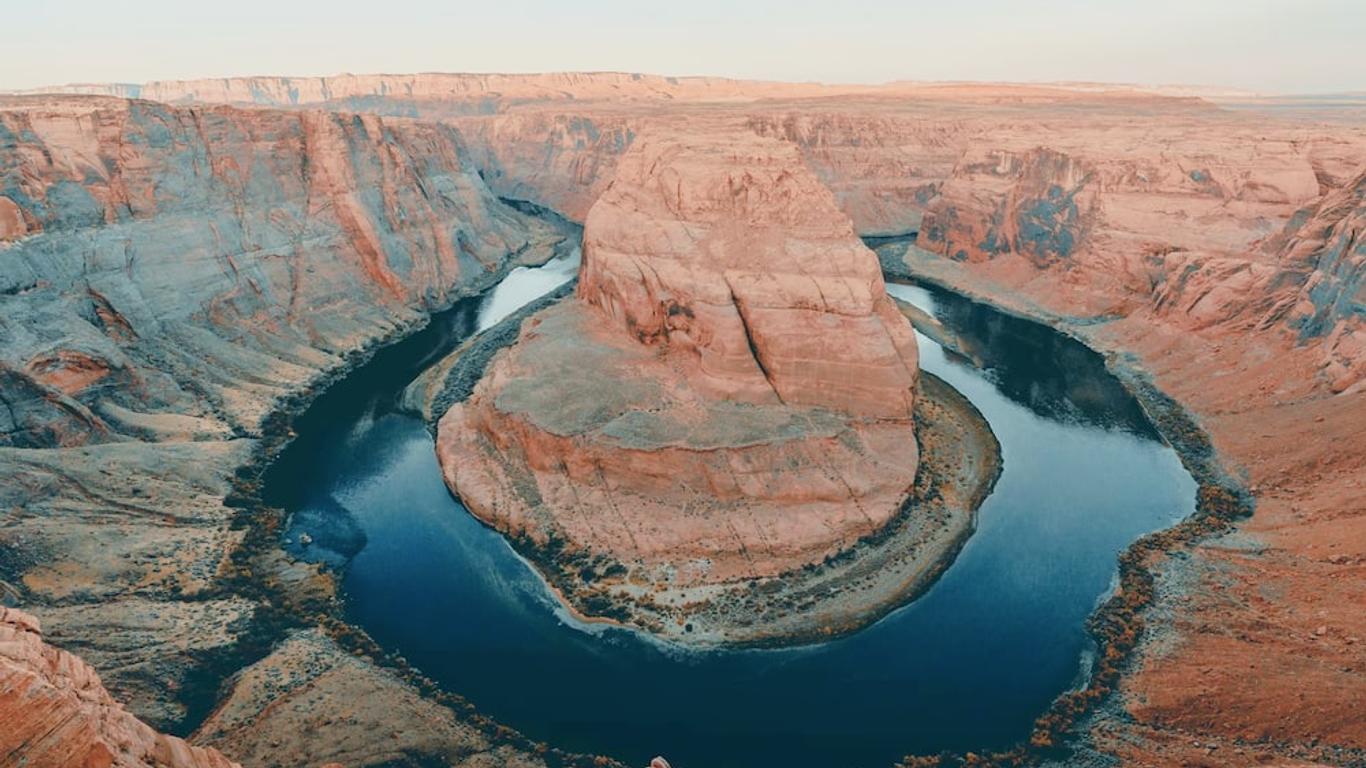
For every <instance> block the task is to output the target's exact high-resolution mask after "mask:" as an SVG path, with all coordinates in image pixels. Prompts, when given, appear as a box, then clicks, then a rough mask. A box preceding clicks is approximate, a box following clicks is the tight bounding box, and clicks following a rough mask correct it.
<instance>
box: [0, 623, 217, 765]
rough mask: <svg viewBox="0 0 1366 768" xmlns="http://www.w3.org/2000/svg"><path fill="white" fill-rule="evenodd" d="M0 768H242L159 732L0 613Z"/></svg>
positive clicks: (29, 628)
mask: <svg viewBox="0 0 1366 768" xmlns="http://www.w3.org/2000/svg"><path fill="white" fill-rule="evenodd" d="M0 763H3V764H5V765H24V766H31V768H144V766H153V765H155V766H161V767H162V768H240V766H238V765H237V763H234V762H232V761H231V760H229V759H227V758H226V757H224V756H223V755H222V754H221V753H219V752H218V751H217V750H215V749H208V748H204V747H194V746H190V745H189V744H186V743H185V741H184V740H182V739H178V738H176V737H174V736H167V735H165V734H161V733H157V732H156V731H155V730H153V729H152V728H151V727H150V726H148V725H147V724H145V723H143V722H142V721H140V720H138V719H137V718H136V717H134V716H133V715H131V714H129V713H128V712H127V711H125V710H124V708H123V707H122V705H120V704H119V703H118V702H116V701H114V700H113V699H112V698H110V696H109V693H108V692H107V691H105V689H104V686H103V684H101V683H100V677H99V675H98V674H96V673H95V670H93V669H91V668H90V667H89V666H87V665H86V663H85V662H83V661H81V660H80V659H79V658H77V657H75V656H72V655H71V654H69V653H67V652H66V651H62V650H58V649H56V648H53V647H52V646H49V645H47V644H46V643H44V642H43V638H42V634H41V630H40V628H39V624H38V620H37V619H35V618H33V617H32V616H30V615H28V614H26V613H24V612H22V611H19V610H15V609H13V608H4V607H0Z"/></svg>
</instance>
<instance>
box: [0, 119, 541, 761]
mask: <svg viewBox="0 0 1366 768" xmlns="http://www.w3.org/2000/svg"><path fill="white" fill-rule="evenodd" d="M564 238H565V235H564V233H563V232H561V231H559V230H558V229H556V228H555V227H553V226H551V225H549V224H546V223H543V222H542V221H541V220H539V219H536V218H534V217H530V216H527V215H524V214H522V213H520V212H518V211H517V210H515V209H513V208H511V207H509V206H508V205H506V204H504V203H502V202H501V201H499V200H498V199H497V198H496V197H495V196H494V195H493V193H492V192H491V191H490V190H489V189H488V188H487V186H486V185H484V184H483V182H482V180H481V179H480V177H479V174H478V172H477V169H476V168H475V167H474V166H473V164H472V163H471V162H470V161H469V158H468V156H467V154H466V152H465V150H464V148H463V145H462V143H461V141H460V137H459V135H458V133H457V132H456V131H455V130H454V129H452V128H450V127H447V126H440V125H434V124H419V123H414V122H411V121H405V120H397V119H381V118H378V117H375V116H373V115H352V114H340V113H321V112H303V111H295V112H278V111H270V110H261V109H257V110H238V109H232V108H228V107H213V108H198V107H171V106H167V105H164V104H157V103H152V102H146V101H126V100H121V99H112V98H91V97H76V96H61V97H57V96H34V97H9V98H5V99H2V100H0V404H3V407H0V476H3V477H4V478H5V481H4V482H3V483H0V509H3V510H4V512H3V513H0V601H3V602H4V603H5V604H15V603H17V604H20V605H23V606H24V608H25V610H26V611H28V612H30V613H32V614H34V615H36V616H37V617H38V618H39V619H41V620H42V621H43V623H44V626H45V629H46V630H47V636H48V638H49V639H50V640H51V641H52V642H54V643H58V644H60V645H61V647H63V648H65V649H68V650H71V651H75V652H79V653H80V654H81V655H82V657H83V658H85V659H86V661H88V662H89V663H90V664H92V665H94V666H95V667H96V668H97V669H99V670H100V672H101V673H102V675H103V677H104V682H105V684H107V685H108V687H109V690H110V691H111V692H112V693H113V694H114V695H115V696H116V697H117V698H118V699H119V700H120V701H122V702H124V703H125V704H126V705H127V706H128V708H129V710H130V711H131V712H133V713H135V714H136V715H137V716H138V717H141V718H142V719H144V720H146V721H147V722H149V723H151V724H152V725H154V726H155V727H157V728H159V729H162V730H166V731H172V732H175V733H180V734H185V733H188V732H189V731H190V730H191V729H192V728H193V727H194V726H195V725H196V723H197V720H198V719H200V718H202V717H203V716H204V715H205V714H207V709H208V708H209V707H210V706H212V704H213V701H214V699H215V698H216V696H217V695H218V693H219V685H220V683H222V681H223V680H224V678H226V677H228V676H229V675H231V674H232V673H233V672H234V671H235V669H236V667H235V666H234V664H239V665H240V664H243V663H246V661H248V660H250V659H251V658H255V657H259V656H260V655H261V654H264V653H266V652H267V650H268V649H269V648H268V646H269V642H270V640H271V638H272V632H274V631H276V630H274V629H272V627H273V626H276V625H277V624H278V618H279V616H280V613H278V612H277V610H276V608H277V606H276V605H273V604H272V600H279V599H280V598H279V597H278V594H279V593H276V592H272V590H275V589H282V588H280V586H279V585H280V584H282V583H288V584H289V585H290V586H289V588H288V590H287V591H288V593H289V595H290V597H289V598H288V599H289V600H290V601H294V602H291V607H290V608H289V611H291V612H292V613H295V614H297V613H298V612H299V610H300V609H299V608H298V606H299V605H310V606H314V607H315V608H316V606H318V605H320V604H325V603H326V601H327V600H328V597H329V595H330V589H331V586H330V580H329V578H328V577H326V576H323V575H320V574H319V573H318V572H317V569H316V567H314V566H305V565H303V564H299V563H295V562H293V561H291V560H290V559H289V558H288V556H286V555H285V554H284V553H283V552H281V551H280V550H279V549H278V548H277V547H276V545H275V543H274V538H273V536H272V535H271V533H270V530H269V528H268V526H269V515H265V514H263V513H260V512H259V510H255V509H252V510H250V514H251V520H250V523H249V524H247V525H244V524H243V519H242V518H243V516H244V514H246V513H244V511H243V510H241V509H238V508H235V506H240V503H241V502H240V497H241V492H242V482H243V478H244V477H247V476H249V475H250V473H249V472H246V473H244V472H243V471H242V470H243V468H244V467H249V466H251V465H252V463H253V462H254V461H257V460H258V459H259V454H260V453H261V452H262V451H265V450H268V449H269V448H268V446H273V445H278V444H279V441H281V440H282V439H284V438H285V437H286V434H285V428H284V427H283V426H282V424H283V422H282V420H281V419H279V415H280V413H281V412H283V411H286V410H288V409H290V408H292V407H297V403H298V402H299V401H302V400H306V399H307V397H308V396H309V394H310V393H311V392H312V391H314V389H315V388H316V387H319V386H321V385H323V384H325V383H326V382H327V381H328V380H330V378H331V377H334V376H336V375H338V374H339V373H343V372H345V371H346V370H348V369H349V368H350V367H352V366H353V365H354V364H355V361H356V360H358V359H359V358H360V357H362V356H363V355H364V354H365V352H366V350H368V349H370V348H372V347H373V346H375V345H377V344H379V343H382V342H384V341H386V340H388V339H391V338H394V337H396V336H399V335H402V334H404V333H407V332H409V331H411V330H413V329H415V328H417V327H419V326H420V325H421V324H422V323H423V322H425V318H426V317H427V315H428V314H429V313H430V312H431V311H434V310H437V309H441V308H444V307H446V306H449V305H450V304H451V303H453V302H454V301H455V300H457V299H458V298H460V297H462V296H467V295H470V294H472V293H476V292H478V291H480V290H482V289H483V288H485V287H487V286H489V285H491V284H493V283H494V282H496V281H497V280H498V279H499V278H500V277H501V276H502V275H504V274H506V272H507V271H508V270H509V269H510V268H511V267H512V266H514V265H516V264H519V263H532V262H537V261H541V260H545V259H548V258H550V257H551V256H552V255H554V253H555V250H556V248H557V247H559V246H560V245H561V243H563V242H564ZM229 496H237V497H238V498H239V501H238V502H236V504H234V503H230V502H229V501H228V497H229ZM248 540H251V541H252V542H254V543H248ZM271 594H273V595H276V596H275V597H270V598H267V597H265V595H271ZM296 603H297V605H296ZM271 617H273V618H271ZM300 618H301V614H300ZM272 622H274V623H272ZM333 652H334V653H336V654H338V655H344V654H345V652H344V651H341V650H340V649H334V651H333ZM68 658H69V657H68ZM357 663H358V664H361V665H362V666H367V667H368V666H369V663H368V662H362V661H359V660H358V661H357ZM385 679H386V680H387V681H388V684H387V687H385V688H384V691H385V692H384V693H383V694H382V695H381V694H375V696H376V700H377V701H384V700H388V699H385V698H383V697H384V696H388V697H392V698H393V699H395V700H396V699H402V698H405V697H411V696H416V695H417V694H416V693H415V691H414V690H413V689H411V688H410V687H405V685H404V684H403V683H402V682H401V681H399V680H397V679H392V680H390V679H388V678H385ZM377 706H379V705H377ZM87 714H89V713H87ZM96 714H98V713H96ZM81 717H85V715H81ZM73 722H75V721H73ZM73 727H75V726H73ZM72 732H73V733H74V732H75V731H72ZM12 733H13V732H11V731H8V730H6V729H5V728H4V727H0V750H3V749H6V748H10V747H11V746H12V740H11V739H10V738H8V737H10V736H11V735H12ZM63 738H65V737H63ZM232 748H233V747H229V749H232ZM310 757H311V756H309V755H307V754H299V753H295V754H286V753H283V752H282V753H279V754H276V755H273V756H271V758H270V759H269V760H263V761H262V762H261V764H277V765H294V764H301V763H302V762H304V761H305V760H307V759H309V758H310ZM254 759H256V758H254ZM0 762H4V761H3V760H2V759H0ZM97 764H98V763H97Z"/></svg>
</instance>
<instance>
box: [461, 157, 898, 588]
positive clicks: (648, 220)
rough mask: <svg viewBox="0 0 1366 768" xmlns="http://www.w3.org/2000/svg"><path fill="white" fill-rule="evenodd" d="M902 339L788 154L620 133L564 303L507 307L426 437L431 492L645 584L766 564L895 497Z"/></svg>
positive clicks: (779, 566) (874, 281)
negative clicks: (493, 349)
mask: <svg viewBox="0 0 1366 768" xmlns="http://www.w3.org/2000/svg"><path fill="white" fill-rule="evenodd" d="M917 374H918V367H917V357H916V347H915V339H914V335H913V334H912V332H911V329H910V326H909V324H908V323H907V322H906V320H905V319H904V318H903V317H902V316H901V315H900V314H899V313H898V312H896V310H895V309H894V308H893V306H892V305H891V304H890V302H889V299H888V298H887V297H886V295H885V293H884V291H883V283H882V277H881V273H880V272H879V270H878V267H877V262H876V258H875V257H874V255H873V254H872V252H871V251H869V250H868V249H866V248H865V247H864V246H863V245H862V243H861V242H859V240H858V239H857V238H856V237H855V235H854V232H853V228H852V226H851V224H850V223H849V220H848V218H847V217H845V216H844V215H843V214H841V213H840V212H839V209H838V208H837V207H836V205H835V202H834V198H833V197H832V196H831V194H830V193H829V191H828V190H826V189H825V188H824V187H823V186H821V184H820V183H819V182H818V181H817V180H816V179H815V178H814V177H813V176H812V175H811V173H810V171H809V170H807V169H806V167H805V166H804V165H803V163H802V162H801V158H800V157H799V155H798V154H797V152H796V149H795V147H793V146H792V145H790V144H788V143H785V142H780V141H775V140H771V139H762V138H759V137H757V136H755V135H754V134H752V133H749V132H745V131H740V132H738V133H736V134H734V135H725V136H721V137H714V138H713V137H697V136H683V137H680V136H677V135H670V136H666V137H659V138H650V139H642V140H638V141H637V142H636V143H635V144H634V145H633V147H632V149H631V150H630V152H628V153H627V155H626V156H625V157H624V158H623V160H622V162H621V165H620V168H619V170H618V173H617V176H616V179H615V181H614V182H613V183H612V185H611V187H610V188H609V189H608V190H607V192H606V193H605V194H604V195H603V197H602V199H601V200H600V201H599V202H598V203H597V204H596V205H595V206H594V208H593V211H592V212H591V213H590V215H589V217H588V224H587V228H586V230H585V244H584V265H583V268H582V272H581V277H580V287H579V295H578V299H577V300H571V301H566V302H564V303H562V304H561V305H559V306H556V307H553V308H551V309H550V310H546V311H544V312H542V313H541V314H539V315H537V316H536V317H534V318H533V319H531V320H529V321H528V322H527V323H526V325H525V326H524V327H523V332H522V336H521V338H520V340H519V341H518V342H517V343H516V344H515V345H514V346H513V347H512V348H510V349H508V350H506V351H505V352H503V353H501V354H500V355H499V356H498V357H497V358H495V360H494V362H493V363H492V365H491V366H490V368H489V370H488V372H487V374H486V376H485V378H484V380H483V381H482V382H481V383H480V384H479V385H478V387H477V388H476V389H475V392H474V394H473V396H472V397H471V398H470V399H469V400H468V401H467V402H465V403H462V404H459V405H457V406H455V407H453V408H452V409H451V410H450V411H449V412H448V413H447V414H446V415H445V416H444V417H443V418H442V419H441V422H440V426H439V439H438V443H439V446H438V452H439V454H440V457H441V460H442V466H443V471H444V472H445V475H446V480H447V482H448V483H449V484H450V486H451V487H452V488H453V489H454V490H455V491H456V493H457V494H459V495H460V497H461V498H462V500H464V501H465V503H466V504H467V505H468V506H469V508H470V509H471V511H473V512H474V513H475V514H476V515H478V516H480V517H481V518H483V519H484V520H486V521H488V522H489V523H490V524H492V525H494V526H495V527H498V528H499V529H501V530H504V531H506V532H509V533H511V534H513V535H515V536H528V537H530V538H531V539H532V540H535V541H538V542H542V543H547V542H552V541H556V542H560V543H567V545H568V547H569V548H570V549H571V550H579V551H586V552H588V553H590V554H591V555H594V556H596V555H606V556H608V557H611V558H613V559H615V560H618V561H622V562H624V563H626V564H628V566H629V567H631V568H633V569H636V571H637V573H638V574H639V575H640V576H642V577H643V578H646V579H648V580H665V581H672V582H674V583H700V582H718V581H727V580H733V579H737V578H746V577H756V576H766V575H773V574H776V573H780V572H783V571H785V570H788V569H791V568H794V567H797V566H800V565H803V564H806V563H811V562H818V561H820V560H821V559H822V558H823V557H825V556H827V555H829V554H831V553H833V552H835V551H838V550H840V549H842V548H844V547H847V546H849V545H850V544H852V543H853V542H854V541H855V540H856V539H858V538H859V537H861V536H864V535H867V534H870V533H872V532H874V531H876V530H878V528H879V527H880V526H882V525H883V524H885V523H886V522H887V521H888V520H889V519H890V518H891V517H892V516H893V515H894V514H895V513H896V512H897V511H898V509H899V508H900V505H901V504H902V502H903V501H904V500H905V499H906V498H907V495H908V493H909V491H910V489H911V486H912V483H913V481H914V478H915V471H916V466H917V447H916V440H915V436H914V431H913V426H912V418H911V407H912V404H913V403H914V396H915V386H916V382H917Z"/></svg>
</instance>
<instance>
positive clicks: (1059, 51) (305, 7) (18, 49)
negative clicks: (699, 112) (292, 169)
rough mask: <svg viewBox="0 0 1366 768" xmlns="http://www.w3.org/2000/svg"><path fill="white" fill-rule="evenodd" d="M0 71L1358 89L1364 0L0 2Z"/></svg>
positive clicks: (95, 77) (15, 74)
mask: <svg viewBox="0 0 1366 768" xmlns="http://www.w3.org/2000/svg"><path fill="white" fill-rule="evenodd" d="M0 6H4V7H3V8H0V19H3V29H0V89H5V88H27V87H33V86H39V85H49V84H54V83H67V82H79V81H85V82H90V81H97V82H103V81H124V82H143V81H146V80H156V79H177V78H188V77H210V76H215V77H216V76H227V75H259V74H291V75H327V74H336V73H338V72H417V71H445V72H494V71H498V72H538V71H548V70H625V71H633V72H652V73H659V74H673V75H688V74H710V75H729V76H734V77H753V78H767V79H780V80H824V81H828V82H882V81H886V80H897V79H916V80H1016V81H1025V80H1104V81H1120V82H1139V83H1192V84H1204V85H1221V86H1234V87H1239V88H1248V89H1252V90H1259V91H1263V92H1271V93H1278V92H1320V93H1322V92H1330V91H1342V90H1366V0H1145V1H1143V2H1137V1H1131V0H1030V1H1029V2H1018V1H1017V2H1012V1H1010V0H969V1H962V0H960V1H957V2H955V1H954V0H936V1H935V2H924V1H922V0H900V1H899V2H897V1H893V0H885V1H884V0H822V2H808V1H807V0H670V1H669V2H666V3H651V2H647V1H646V0H637V1H635V2H632V1H631V0H572V1H570V2H548V1H546V0H485V1H484V2H478V3H475V2H464V1H462V0H367V1H366V2H355V1H353V0H329V1H327V2H322V1H312V2H298V1H297V0H227V1H226V2H224V1H209V0H124V1H123V2H117V1H114V2H111V0H0Z"/></svg>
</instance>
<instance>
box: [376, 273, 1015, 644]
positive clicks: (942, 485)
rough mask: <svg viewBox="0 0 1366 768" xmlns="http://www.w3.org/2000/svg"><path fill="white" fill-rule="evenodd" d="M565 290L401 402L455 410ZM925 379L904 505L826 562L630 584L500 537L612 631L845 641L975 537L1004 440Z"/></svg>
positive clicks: (600, 558)
mask: <svg viewBox="0 0 1366 768" xmlns="http://www.w3.org/2000/svg"><path fill="white" fill-rule="evenodd" d="M568 290H570V289H566V288H561V289H560V290H559V291H557V292H556V293H555V294H552V295H549V296H546V297H542V298H541V299H540V300H538V301H537V302H533V303H532V304H531V305H529V306H527V307H525V308H523V309H522V310H520V311H519V312H517V313H516V314H514V315H513V316H511V317H509V318H507V319H506V320H504V321H503V322H502V323H499V324H498V325H496V326H494V327H493V328H490V329H488V330H487V331H485V332H484V333H482V334H480V335H479V336H477V337H474V338H472V339H470V340H469V341H467V342H465V343H463V344H461V345H460V347H459V348H457V349H456V350H455V351H454V352H453V353H452V354H451V355H450V356H448V357H447V358H446V359H444V360H441V361H438V362H437V363H435V364H434V365H433V366H432V367H431V368H430V369H429V371H428V372H424V373H423V374H422V375H421V376H419V378H418V380H417V381H416V382H414V384H413V385H412V386H411V387H410V388H409V390H408V391H407V392H405V395H404V398H403V402H404V403H405V404H406V405H407V407H408V408H409V410H412V411H415V412H418V413H420V414H421V415H422V416H423V417H424V418H425V419H426V420H427V422H428V424H429V427H431V428H433V429H434V427H435V423H436V421H437V420H438V419H439V418H440V416H441V415H442V414H444V413H445V411H446V410H447V409H448V408H449V407H450V406H451V405H452V404H454V403H457V402H460V401H463V400H464V399H465V398H466V397H468V396H469V394H470V392H471V391H472V390H473V387H474V384H475V383H477V382H478V380H479V379H480V378H481V376H482V375H483V372H484V369H485V367H486V366H487V365H488V363H489V361H490V360H491V359H492V358H493V357H494V356H495V355H496V354H497V353H498V352H500V351H501V350H502V349H504V348H506V347H508V346H510V345H511V344H513V343H515V342H516V341H517V338H518V333H519V331H520V328H521V326H522V323H523V322H525V321H527V320H528V319H530V318H531V317H532V316H533V315H535V313H537V312H539V311H540V310H541V309H543V308H545V307H548V306H550V305H551V304H553V303H554V302H556V301H558V299H559V297H560V296H562V295H566V294H567V293H568ZM922 381H923V382H924V384H923V388H922V398H920V399H921V400H922V401H923V402H920V403H918V405H917V410H916V429H915V430H914V433H915V436H916V437H915V438H914V439H918V441H919V448H920V452H921V454H922V457H923V458H922V461H921V465H920V468H919V471H918V472H917V475H916V480H915V483H914V486H913V488H912V489H910V493H909V495H908V498H907V499H906V501H905V502H904V503H903V504H902V506H901V508H900V510H899V511H898V512H897V513H896V514H895V515H894V516H893V517H892V519H891V520H889V521H888V522H887V523H886V524H885V525H883V526H882V527H880V528H879V529H878V530H877V531H874V532H873V533H871V534H869V535H867V536H864V537H862V538H861V539H860V540H858V541H856V542H853V543H852V544H850V545H849V546H847V547H845V548H843V549H842V550H841V551H839V552H837V553H834V554H832V555H830V556H829V557H827V558H826V559H825V561H824V562H823V563H820V564H813V565H806V566H804V567H800V568H794V569H791V570H788V571H784V572H782V573H780V574H776V575H773V576H766V577H761V578H753V579H743V580H733V581H727V582H721V583H719V584H705V585H700V586H686V587H679V586H673V585H670V584H663V585H661V584H659V583H645V582H640V581H637V580H636V579H634V578H633V577H632V573H631V569H630V566H629V565H628V564H625V563H622V562H620V561H618V560H616V559H615V558H614V557H613V555H612V554H611V553H606V554H604V553H600V552H593V553H587V552H580V551H570V550H567V549H566V548H564V547H563V546H547V545H545V544H540V543H538V542H536V541H533V540H532V539H531V538H530V537H526V536H516V535H506V532H501V531H500V534H502V535H503V536H504V538H505V539H506V540H507V541H508V542H509V543H510V544H511V545H512V547H513V549H514V551H516V552H517V553H518V555H519V556H521V557H522V558H523V559H524V560H526V561H527V562H529V563H531V564H532V565H533V566H534V569H535V570H536V571H537V572H538V573H539V574H540V576H541V578H542V579H543V580H544V581H545V582H546V584H547V585H548V587H549V588H550V591H551V592H552V593H553V594H554V595H555V598H556V599H557V600H558V601H559V602H560V604H561V606H562V607H563V609H564V610H566V612H567V613H568V614H569V615H570V616H571V617H573V618H574V619H575V620H576V621H581V622H583V623H592V624H601V623H609V624H617V625H619V626H622V627H629V628H632V629H635V630H638V631H641V632H644V633H646V634H648V635H649V636H651V638H652V639H658V640H661V641H663V642H665V643H668V644H671V645H675V646H678V647H681V648H687V649H694V650H701V649H707V648H723V647H724V648H747V647H782V646H794V645H809V644H812V643H818V642H821V641H825V640H830V639H833V638H836V637H840V636H844V635H848V634H851V633H853V632H856V631H858V630H859V629H862V628H864V627H866V626H868V625H870V624H872V623H874V622H876V621H877V620H878V619H880V618H882V617H883V616H885V615H887V614H888V613H890V612H891V611H893V610H895V609H896V608H898V607H900V606H902V605H905V604H907V603H909V602H910V601H911V600H913V599H914V598H915V597H917V596H919V595H920V594H922V593H923V592H924V591H925V590H926V589H928V588H929V586H931V585H932V584H933V583H934V582H935V581H936V579H937V577H938V576H939V575H940V574H941V573H943V571H944V570H945V569H946V568H947V567H948V565H949V564H950V563H951V562H952V560H953V558H954V556H955V555H956V554H957V552H958V551H959V549H960V548H961V547H962V545H963V544H964V543H965V542H966V540H967V539H968V537H969V536H970V535H971V532H972V530H973V529H974V526H975V515H976V510H977V508H978V507H979V506H980V505H981V503H982V501H984V500H985V498H986V497H987V496H988V495H989V493H990V489H991V488H992V486H993V485H994V483H995V481H996V479H997V477H999V475H1000V470H1001V459H1000V445H999V444H998V443H997V442H996V439H995V437H994V436H993V435H992V434H991V428H990V426H989V425H988V424H987V423H986V420H985V418H984V417H983V416H982V415H981V414H980V413H979V412H978V411H977V410H976V408H974V407H973V406H972V404H971V403H970V402H969V401H968V400H967V399H966V398H964V397H962V396H961V395H960V394H958V393H957V392H956V391H954V390H953V389H952V387H950V386H948V385H947V384H946V383H944V382H943V381H942V380H939V379H938V378H936V377H934V376H933V375H931V374H924V377H923V379H922ZM909 432H910V431H909V430H908V434H909ZM476 518H477V516H476ZM481 522H484V523H485V524H487V521H482V520H481ZM492 527H493V528H494V530H495V531H496V530H497V527H496V526H492ZM585 574H589V575H587V576H585Z"/></svg>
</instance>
